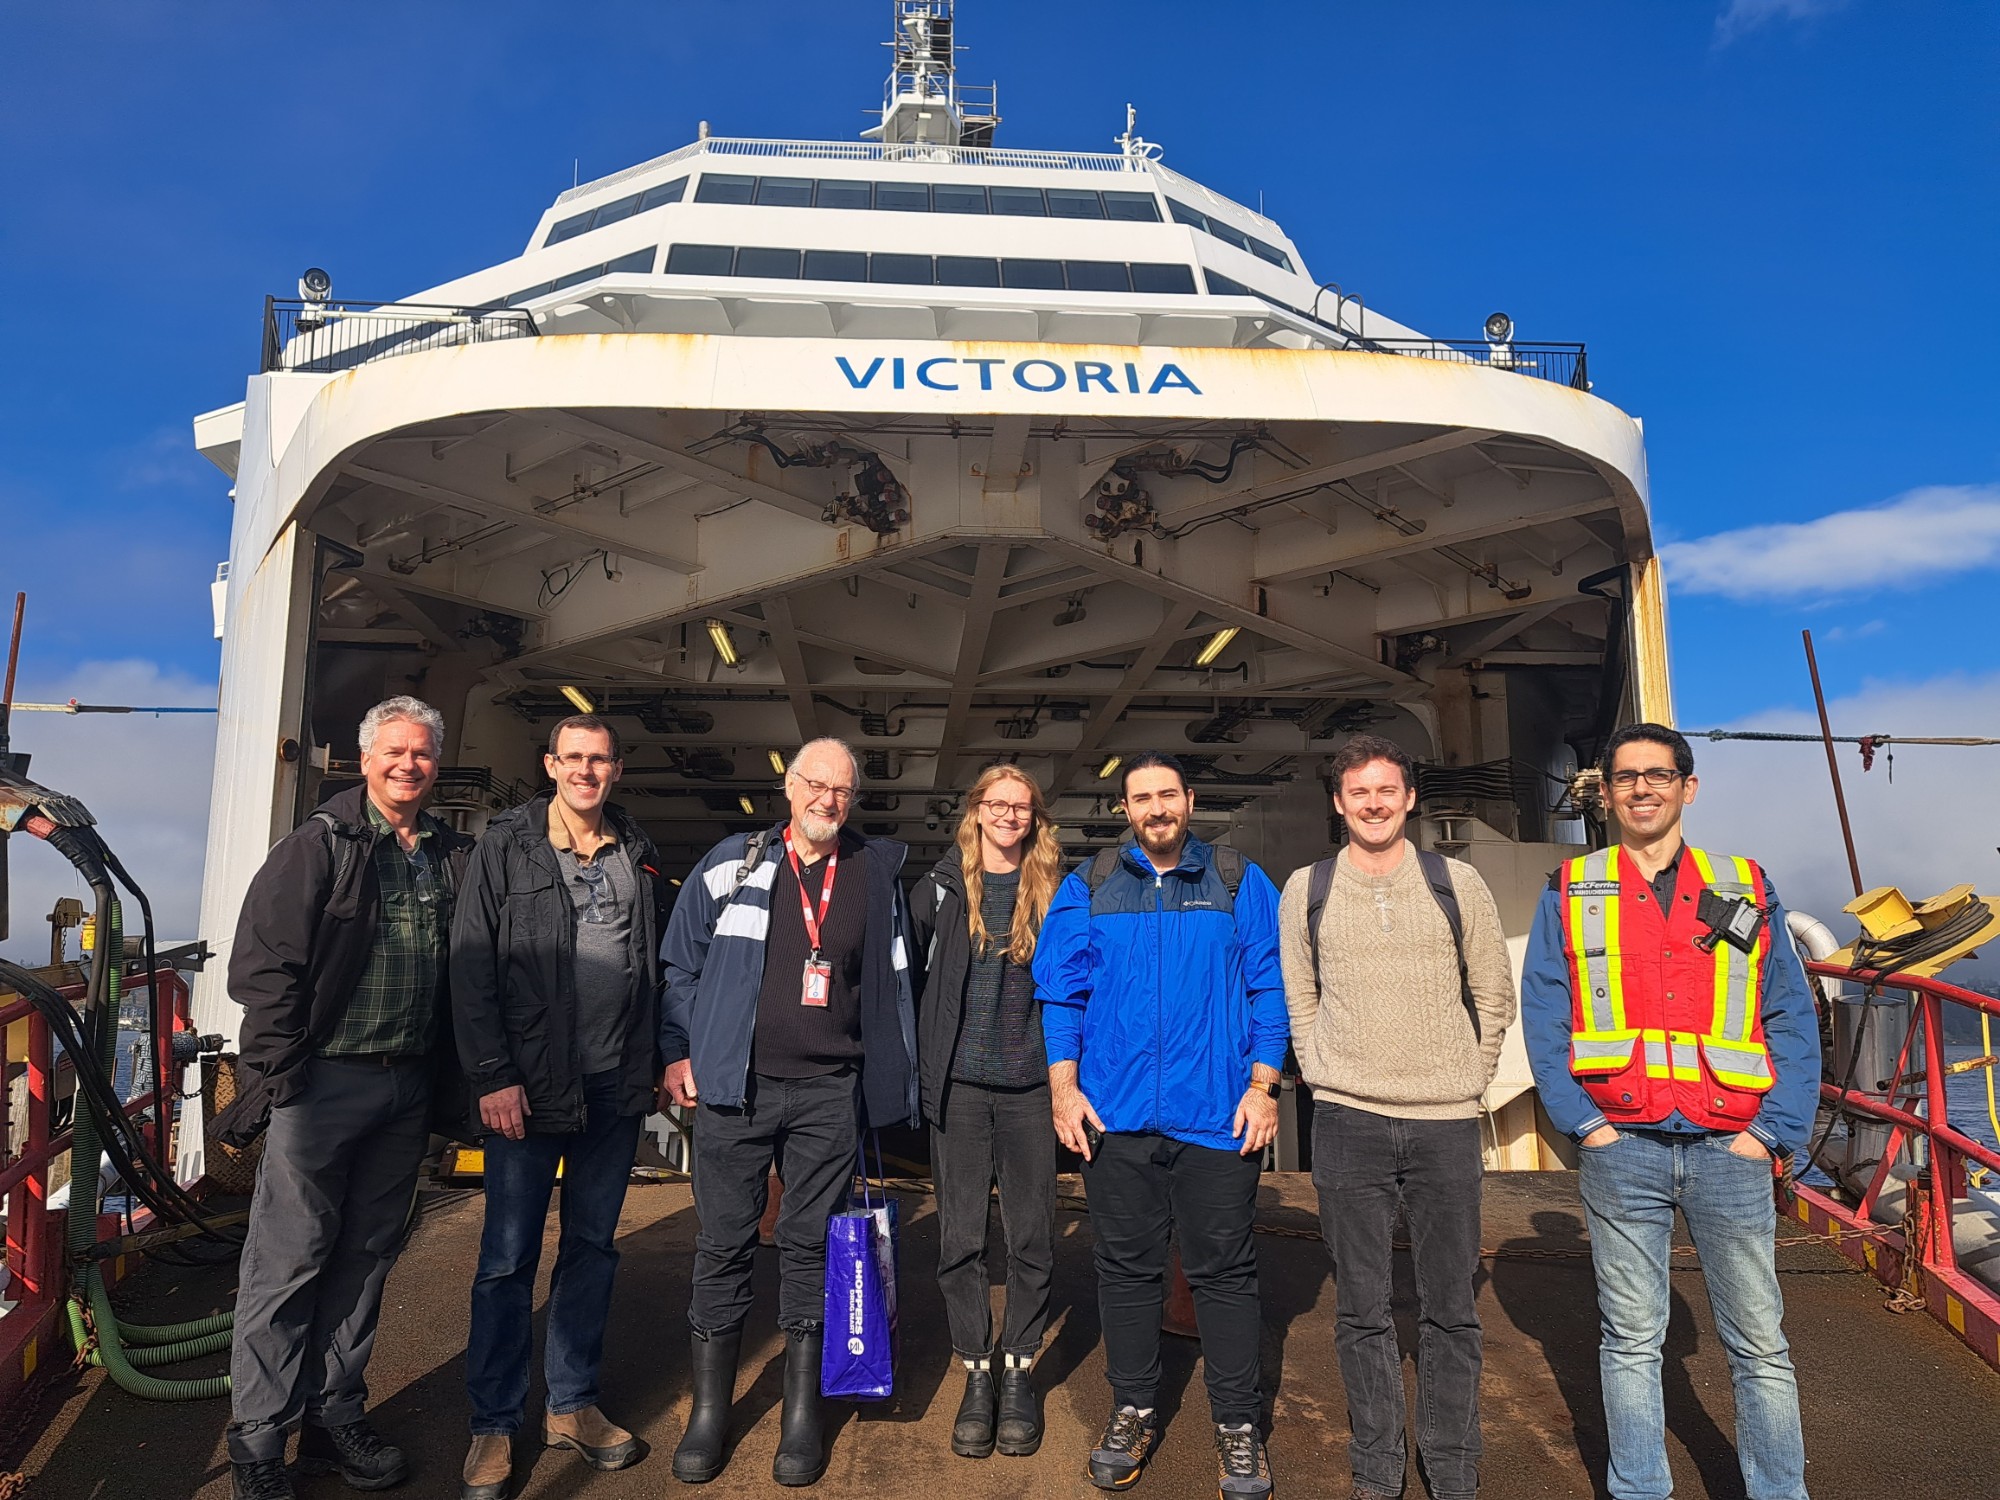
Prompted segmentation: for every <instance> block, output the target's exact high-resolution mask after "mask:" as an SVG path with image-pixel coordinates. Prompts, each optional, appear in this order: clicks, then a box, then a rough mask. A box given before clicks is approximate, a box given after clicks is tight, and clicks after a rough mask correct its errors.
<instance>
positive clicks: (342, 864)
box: [312, 810, 360, 904]
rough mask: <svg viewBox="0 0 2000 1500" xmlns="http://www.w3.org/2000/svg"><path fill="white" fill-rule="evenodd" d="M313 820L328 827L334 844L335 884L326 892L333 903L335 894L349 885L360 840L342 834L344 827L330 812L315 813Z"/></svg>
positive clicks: (329, 835)
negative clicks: (348, 879)
mask: <svg viewBox="0 0 2000 1500" xmlns="http://www.w3.org/2000/svg"><path fill="white" fill-rule="evenodd" d="M312 820H313V821H314V822H315V823H323V824H325V825H326V836H327V838H328V840H330V841H331V842H332V844H333V849H334V860H333V883H332V884H331V885H329V886H328V887H327V890H326V899H327V900H328V901H331V900H332V899H333V893H334V892H335V891H337V890H339V889H340V888H341V887H342V886H343V885H345V884H346V883H347V875H348V872H349V871H350V870H352V869H353V868H354V846H355V845H356V844H357V843H359V842H360V840H358V839H354V838H350V837H348V836H347V835H346V834H344V833H342V832H341V828H342V826H343V825H342V824H341V821H340V819H338V818H336V817H335V816H334V815H333V814H332V813H330V812H326V811H323V810H322V811H320V812H315V813H314V814H313V815H312ZM322 904H324V903H322Z"/></svg>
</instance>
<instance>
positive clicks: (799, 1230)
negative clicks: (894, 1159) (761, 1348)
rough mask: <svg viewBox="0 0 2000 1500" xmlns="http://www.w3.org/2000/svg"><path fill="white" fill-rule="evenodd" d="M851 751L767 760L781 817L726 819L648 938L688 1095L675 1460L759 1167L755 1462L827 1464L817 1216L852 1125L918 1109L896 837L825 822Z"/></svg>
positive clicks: (814, 1474) (746, 1277)
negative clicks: (760, 1390)
mask: <svg viewBox="0 0 2000 1500" xmlns="http://www.w3.org/2000/svg"><path fill="white" fill-rule="evenodd" d="M857 779H858V778H857V775H856V768H855V764H854V753H853V752H852V751H851V750H849V749H848V748H847V746H846V745H844V744H842V743H841V742H840V741H839V740H814V741H812V742H811V743H809V744H807V745H806V746H804V747H803V748H802V749H801V750H800V751H799V753H798V754H797V755H796V756H795V757H794V758H793V760H792V763H791V765H790V766H789V767H788V768H787V769H786V771H785V796H786V798H787V800H788V801H789V802H790V803H791V811H792V815H791V819H790V821H789V822H787V823H784V824H781V825H779V826H778V827H776V828H770V829H762V830H759V831H758V832H756V833H753V834H740V833H739V834H733V835H731V836H730V837H729V838H726V839H724V840H723V841H722V842H721V843H719V844H717V845H716V846H715V847H714V848H713V849H711V850H709V852H708V853H707V854H706V855H705V856H704V857H703V858H702V861H701V863H700V864H699V865H698V866H697V867H696V868H695V870H694V872H693V873H692V874H690V875H689V876H688V878H687V883H686V884H684V885H683V886H682V887H681V894H680V899H679V901H678V902H676V903H675V906H674V914H673V917H672V918H671V920H669V922H668V923H667V936H666V941H665V944H664V947H663V950H662V953H661V961H662V967H663V970H664V981H663V989H662V994H661V1003H660V1053H661V1056H662V1057H663V1058H664V1059H665V1061H666V1065H667V1067H666V1078H665V1087H666V1090H667V1092H668V1093H669V1094H670V1095H671V1096H672V1098H673V1101H674V1103H676V1104H678V1105H679V1106H680V1107H681V1108H683V1109H693V1110H694V1111H695V1121H694V1207H695V1213H696V1215H697V1217H698V1218H699V1219H700V1221H701V1230H700V1233H699V1234H698V1235H697V1236H696V1237H695V1252H694V1288H693V1295H692V1297H691V1298H690V1300H689V1305H688V1322H689V1323H690V1324H692V1325H693V1329H694V1339H693V1350H694V1360H693V1363H694V1405H693V1409H692V1411H691V1412H690V1413H689V1415H688V1425H687V1431H686V1433H685V1435H684V1436H683V1437H682V1439H681V1442H680V1446H679V1447H678V1448H677V1449H676V1450H675V1451H674V1477H675V1478H676V1479H679V1480H681V1481H682V1482H683V1483H687V1484H700V1483H704V1482H706V1481H707V1480H710V1479H713V1478H714V1477H715V1476H716V1475H717V1474H719V1473H721V1472H722V1464H723V1455H724V1449H725V1445H726V1440H727V1438H728V1433H729V1410H730V1400H731V1397H732V1396H733V1394H734V1391H735V1380H736V1363H737V1355H738V1353H739V1352H740V1350H741V1347H742V1342H743V1319H744V1315H745V1314H746V1313H748V1312H749V1310H750V1270H751V1263H752V1260H753V1259H754V1257H755V1255H756V1252H757V1225H758V1221H759V1220H760V1219H761V1218H762V1217H763V1214H764V1207H765V1204H766V1202H767V1201H768V1196H769V1195H768V1190H767V1183H768V1181H769V1176H770V1172H771V1169H772V1167H773V1166H775V1167H776V1168H777V1172H778V1178H779V1180H780V1181H781V1182H782V1183H784V1186H785V1193H784V1198H783V1200H782V1204H781V1207H780V1209H779V1212H778V1226H777V1240H778V1269H779V1285H778V1326H779V1327H780V1328H782V1329H783V1330H784V1332H785V1397H784V1406H783V1412H782V1415H781V1417H780V1430H779V1437H778V1452H777V1456H776V1458H775V1459H774V1461H773V1463H772V1469H771V1477H772V1478H774V1479H775V1480H777V1482H778V1483H779V1484H788V1485H806V1484H812V1483H814V1482H816V1481H817V1480H818V1479H819V1477H820V1475H821V1474H823V1473H824V1472H825V1471H826V1445H825V1442H824V1439H823V1436H822V1429H821V1425H820V1407H819V1378H820V1354H821V1348H822V1341H823V1337H824V1333H823V1329H822V1326H821V1323H822V1317H823V1309H824V1305H825V1304H824V1282H823V1274H824V1260H825V1255H826V1221H827V1217H828V1215H829V1214H831V1213H833V1212H834V1211H835V1210H836V1209H837V1208H839V1206H840V1202H841V1198H842V1195H843V1194H844V1193H845V1191H846V1189H847V1185H848V1183H849V1181H850V1180H851V1179H852V1177H853V1174H854V1160H855V1139H856V1132H857V1130H858V1129H859V1127H860V1126H861V1125H862V1124H868V1125H878V1126H879V1125H901V1124H908V1125H915V1124H916V1123H917V1070H916V1052H917V1018H916V1007H915V1004H914V1002H913V1000H912V998H911V984H910V973H909V957H908V955H909V951H910V943H909V936H908V933H909V914H908V912H907V911H906V910H905V908H904V904H903V888H902V886H901V884H900V883H899V882H898V880H897V873H898V872H899V871H900V870H901V869H902V866H903V858H904V855H905V853H906V850H905V847H904V846H903V845H902V844H899V843H897V842H895V841H894V840H893V839H864V838H861V837H860V836H859V835H857V834H855V833H853V832H851V831H849V830H848V829H847V828H846V827H845V826H844V825H845V824H846V822H847V814H848V812H849V810H850V809H851V808H852V807H853V805H854V798H855V795H856V791H857V787H856V782H857Z"/></svg>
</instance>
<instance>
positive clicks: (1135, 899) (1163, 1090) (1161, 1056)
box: [1035, 755, 1290, 1500]
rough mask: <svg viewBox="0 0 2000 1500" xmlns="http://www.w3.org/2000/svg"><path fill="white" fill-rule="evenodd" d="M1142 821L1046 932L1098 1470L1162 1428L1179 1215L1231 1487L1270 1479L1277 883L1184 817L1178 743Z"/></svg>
mask: <svg viewBox="0 0 2000 1500" xmlns="http://www.w3.org/2000/svg"><path fill="white" fill-rule="evenodd" d="M1124 798H1125V816H1126V819H1127V821H1128V822H1130V823H1131V825H1132V835H1133V836H1132V839H1131V841H1130V842H1128V843H1126V844H1124V845H1123V846H1121V847H1120V848H1119V849H1118V850H1117V851H1115V852H1113V853H1108V854H1105V855H1099V856H1098V857H1097V859H1096V860H1094V861H1093V862H1092V863H1091V864H1090V865H1089V866H1087V867H1085V868H1083V869H1079V870H1077V871H1076V872H1075V873H1073V874H1071V875H1070V877H1069V878H1068V879H1067V880H1065V881H1064V882H1063V884H1062V887H1061V889H1060V890H1058V891H1057V892H1056V897H1055V900H1054V901H1053V902H1052V903H1051V904H1050V906H1049V912H1048V916H1047V918H1046V919H1045V920H1044V921H1043V924H1042V935H1041V941H1040V943H1039V944H1038V945H1037V947H1036V950H1035V989H1036V992H1037V994H1038V995H1039V996H1040V998H1041V1002H1042V1031H1043V1036H1044V1038H1045V1040H1046V1042H1047V1047H1048V1058H1049V1086H1050V1094H1051V1107H1052V1109H1053V1111H1054V1114H1055V1127H1056V1134H1057V1135H1058V1136H1060V1137H1061V1138H1062V1142H1063V1144H1064V1145H1066V1146H1068V1147H1069V1148H1070V1149H1071V1150H1072V1151H1075V1152H1078V1153H1079V1154H1081V1155H1082V1157H1083V1158H1084V1185H1085V1190H1086V1192H1087V1193H1088V1195H1089V1198H1090V1218H1091V1227H1092V1229H1093V1230H1094V1231H1095V1233H1096V1238H1097V1297H1098V1309H1099V1315H1100V1319H1101V1321H1102V1324H1103V1327H1104V1352H1105V1373H1106V1375H1107V1376H1108V1377H1109V1379H1110V1382H1111V1395H1112V1413H1111V1419H1110V1421H1109V1423H1108V1424H1107V1425H1106V1427H1105V1429H1104V1436H1103V1437H1102V1438H1101V1439H1100V1440H1099V1442H1098V1445H1097V1447H1096V1448H1095V1449H1094V1450H1093V1451H1092V1452H1091V1455H1090V1468H1089V1474H1090V1481H1091V1483H1093V1484H1095V1485H1097V1486H1098V1487H1099V1488H1100V1489H1124V1488H1125V1487H1127V1486H1128V1485H1130V1484H1132V1483H1133V1482H1134V1481H1136V1480H1137V1479H1138V1478H1139V1475H1140V1473H1141V1471H1142V1470H1143V1469H1144V1467H1145V1463H1146V1459H1147V1458H1148V1456H1149V1455H1150V1454H1151V1453H1152V1451H1153V1448H1154V1446H1155V1444H1156V1443H1157V1441H1158V1438H1159V1431H1160V1419H1159V1413H1158V1411H1157V1409H1156V1407H1155V1395H1156V1393H1157V1390H1158V1387H1159V1381H1160V1312H1161V1306H1162V1302H1163V1300H1164V1297H1165V1291H1166V1270H1167V1242H1168V1238H1169V1235H1170V1234H1171V1235H1173V1236H1176V1237H1177V1238H1178V1240H1179V1242H1180V1253H1181V1265H1182V1267H1183V1269H1184V1270H1185V1271H1186V1272H1187V1279H1188V1284H1189V1286H1190V1287H1191V1288H1192V1289H1193V1291H1194V1303H1195V1315H1196V1320H1197V1322H1198V1323H1199V1324H1200V1327H1201V1350H1202V1363H1203V1366H1204V1373H1205V1376H1206V1379H1207V1382H1208V1399H1209V1407H1210V1414H1211V1416H1212V1417H1213V1419H1214V1422H1215V1446H1216V1457H1217V1464H1218V1469H1219V1481H1218V1487H1219V1490H1220V1493H1221V1494H1222V1496H1223V1497H1224V1500H1236V1497H1239V1496H1264V1495H1269V1494H1270V1493H1271V1467H1270V1461H1269V1459H1268V1458H1267V1456H1266V1454H1265V1451H1264V1443H1263V1439H1262V1437H1261V1435H1260V1433H1259V1428H1258V1423H1259V1419H1260V1418H1261V1416H1262V1414H1263V1402H1262V1398H1261V1396H1260V1394H1259V1390H1258V1359H1257V1351H1258V1334H1259V1329H1260V1326H1261V1323H1262V1307H1261V1304H1260V1302H1259V1299H1258V1294H1257V1250H1256V1245H1255V1243H1254V1242H1253V1240H1252V1238H1251V1224H1252V1221H1253V1219H1254V1217H1255V1212H1256V1198H1257V1177H1258V1173H1259V1171H1260V1168H1261V1157H1262V1155H1263V1151H1264V1148H1265V1146H1267V1145H1269V1144H1270V1142H1271V1139H1272V1137H1274V1136H1275V1135H1276V1134H1277V1133H1278V1092H1279V1089H1278V1080H1279V1077H1280V1070H1281V1068H1282V1066H1283V1063H1284V1059H1285V1046H1286V1043H1287V1042H1288V1041H1289V1039H1290V1030H1289V1020H1288V1017H1287V1014H1286V1011H1285V985H1284V977H1283V975H1282V973H1281V972H1280V970H1279V966H1278V892H1277V889H1276V888H1275V887H1274V886H1273V885H1272V884H1271V881H1270V879H1269V878H1268V877H1267V876H1266V875H1265V874H1264V872H1263V871H1262V870H1260V869H1258V868H1257V867H1256V866H1255V865H1253V864H1249V863H1247V862H1246V861H1245V860H1244V859H1243V858H1242V856H1241V855H1240V854H1238V853H1236V851H1234V850H1232V849H1218V848H1213V847H1211V846H1210V845H1208V844H1205V843H1203V842H1202V841H1201V840H1200V839H1197V838H1191V837H1190V836H1189V835H1188V831H1187V828H1188V818H1189V815H1190V814H1191V813H1192V811H1193V808H1194V798H1193V795H1192V794H1191V793H1190V792H1189V790H1188V785H1187V777H1186V775H1185V774H1184V773H1183V771H1182V769H1181V766H1180V764H1179V762H1177V761H1175V760H1173V759H1171V758H1170V757H1167V756H1164V755H1141V756H1137V757H1135V758H1134V759H1133V760H1132V761H1130V762H1129V763H1128V764H1127V765H1126V768H1125V780H1124Z"/></svg>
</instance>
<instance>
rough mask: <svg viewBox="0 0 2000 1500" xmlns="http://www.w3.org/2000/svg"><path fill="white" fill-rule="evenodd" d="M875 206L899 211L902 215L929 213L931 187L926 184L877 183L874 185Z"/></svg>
mask: <svg viewBox="0 0 2000 1500" xmlns="http://www.w3.org/2000/svg"><path fill="white" fill-rule="evenodd" d="M875 206H876V207H877V208H888V209H899V210H901V211H902V212H904V213H918V214H924V213H929V212H930V209H931V185H930V184H929V183H928V182H878V183H876V184H875Z"/></svg>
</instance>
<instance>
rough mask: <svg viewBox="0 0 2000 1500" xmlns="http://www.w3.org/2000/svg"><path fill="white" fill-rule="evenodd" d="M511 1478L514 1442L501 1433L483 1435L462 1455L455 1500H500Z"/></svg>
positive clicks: (484, 1433) (473, 1441)
mask: <svg viewBox="0 0 2000 1500" xmlns="http://www.w3.org/2000/svg"><path fill="white" fill-rule="evenodd" d="M513 1474H514V1440H513V1439H512V1438H510V1437H509V1436H507V1434H505V1433H504V1432H483V1433H481V1434H480V1435H479V1436H478V1437H475V1438H474V1439H473V1440H472V1449H471V1451H470V1452H468V1453H467V1454H466V1455H465V1471H464V1473H463V1474H462V1475H461V1476H460V1482H459V1486H458V1500H502V1497H503V1496H505V1495H506V1493H507V1481H508V1480H509V1479H511V1478H512V1477H513Z"/></svg>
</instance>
